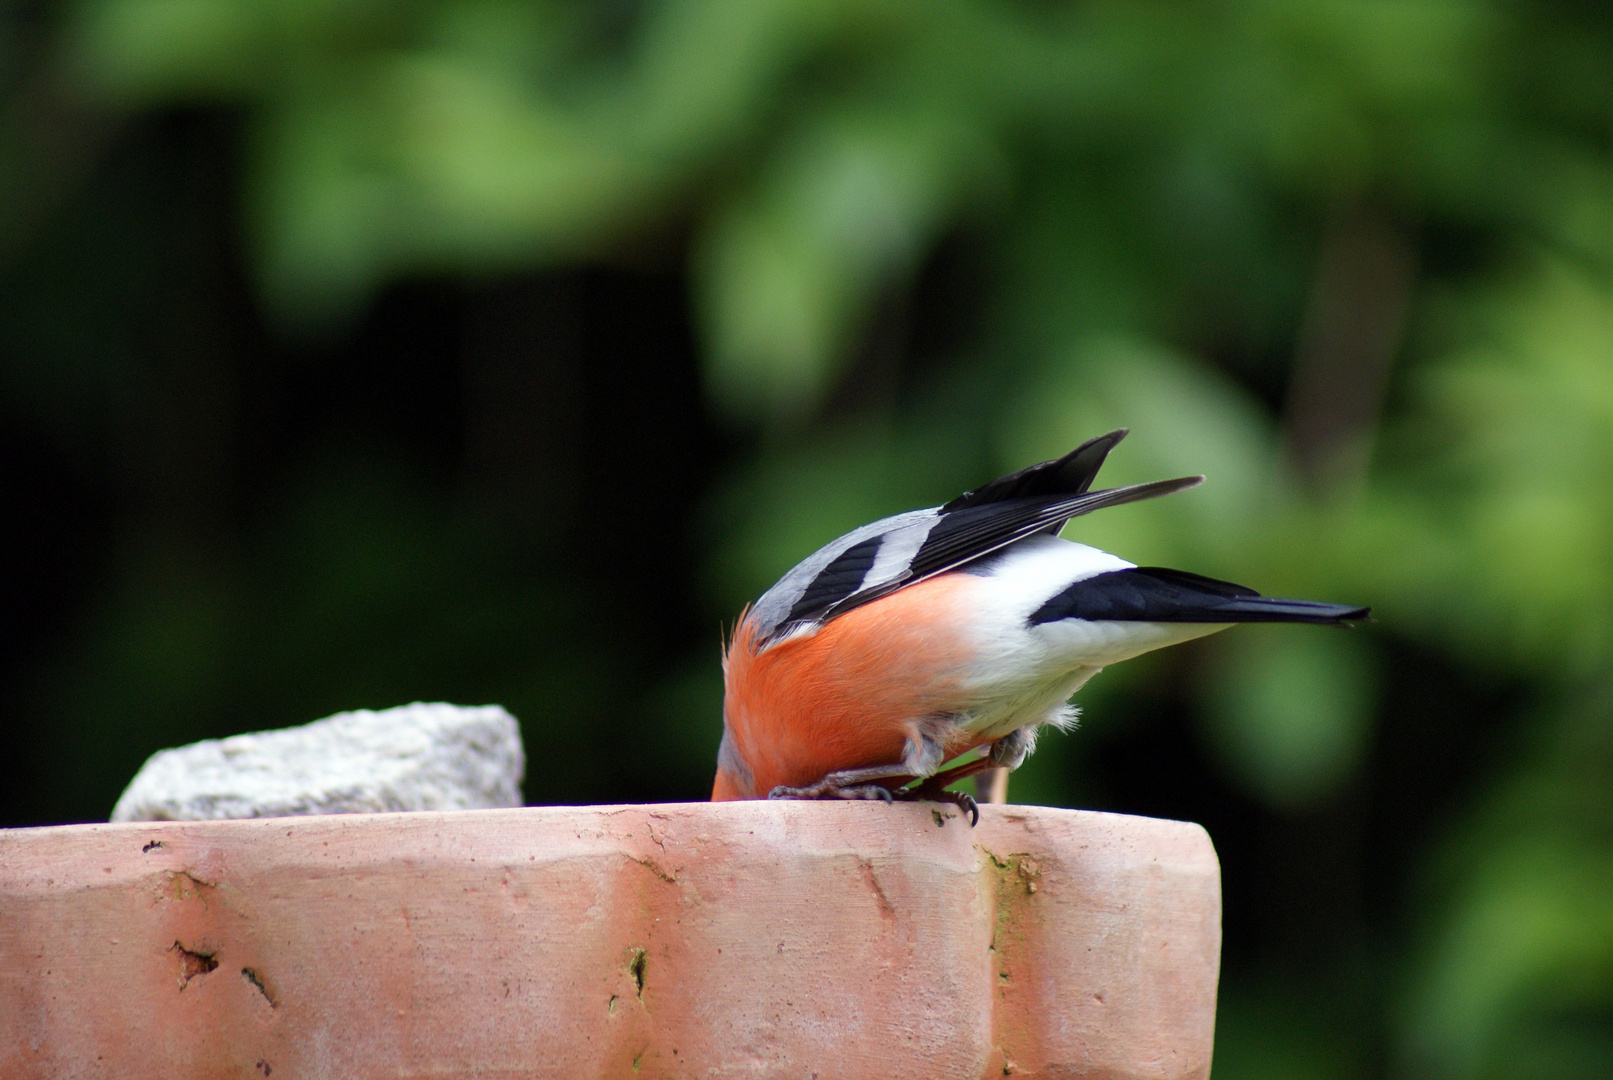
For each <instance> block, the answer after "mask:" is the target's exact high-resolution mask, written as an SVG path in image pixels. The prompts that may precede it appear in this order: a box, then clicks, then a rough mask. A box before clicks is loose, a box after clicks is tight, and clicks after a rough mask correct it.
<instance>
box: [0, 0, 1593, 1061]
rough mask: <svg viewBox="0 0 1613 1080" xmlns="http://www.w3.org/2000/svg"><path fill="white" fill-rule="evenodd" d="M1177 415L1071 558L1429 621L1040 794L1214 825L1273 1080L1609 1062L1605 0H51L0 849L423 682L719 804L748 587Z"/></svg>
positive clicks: (31, 60) (1153, 669)
mask: <svg viewBox="0 0 1613 1080" xmlns="http://www.w3.org/2000/svg"><path fill="white" fill-rule="evenodd" d="M1121 425H1125V426H1129V427H1131V428H1132V429H1133V434H1132V436H1131V438H1130V439H1129V440H1128V441H1127V442H1126V443H1125V444H1124V445H1123V446H1122V447H1121V448H1120V449H1119V450H1118V452H1117V453H1116V454H1115V456H1114V458H1113V459H1112V460H1111V463H1110V466H1109V468H1108V470H1107V471H1106V472H1105V474H1104V479H1105V481H1107V482H1109V483H1119V482H1127V481H1136V480H1142V479H1153V478H1157V477H1162V476H1172V475H1178V474H1183V473H1193V472H1203V473H1207V474H1208V475H1209V478H1210V480H1209V482H1208V483H1207V484H1205V485H1204V486H1203V487H1202V488H1200V489H1198V490H1195V491H1193V492H1190V493H1187V494H1183V495H1178V496H1175V497H1172V498H1170V499H1165V500H1161V501H1158V502H1151V503H1147V504H1142V505H1137V506H1131V507H1126V508H1122V509H1117V510H1112V511H1107V512H1105V513H1102V514H1100V515H1097V516H1094V517H1090V518H1084V519H1080V520H1079V521H1078V522H1077V523H1076V526H1075V527H1074V528H1072V529H1070V530H1069V531H1068V533H1067V535H1069V536H1070V537H1072V538H1075V539H1081V540H1084V541H1087V542H1090V543H1093V544H1096V545H1098V546H1100V547H1104V548H1107V549H1110V550H1113V551H1116V552H1118V553H1120V554H1122V555H1124V556H1125V557H1127V558H1129V559H1131V560H1133V561H1136V562H1140V563H1145V564H1165V565H1170V566H1176V567H1180V568H1183V569H1188V570H1193V571H1197V572H1200V573H1204V574H1210V575H1214V576H1218V577H1225V578H1230V579H1233V580H1236V581H1240V582H1243V583H1246V584H1249V585H1251V586H1254V587H1255V588H1258V589H1260V590H1261V591H1263V592H1268V593H1276V594H1287V595H1298V596H1306V597H1313V598H1318V599H1327V600H1337V601H1349V602H1358V603H1368V604H1371V605H1373V606H1374V608H1375V609H1376V612H1377V615H1378V622H1377V623H1376V624H1375V625H1372V626H1370V627H1367V628H1365V629H1363V630H1358V631H1355V632H1332V631H1324V630H1316V629H1312V628H1305V627H1276V628H1268V627H1245V628H1239V629H1237V630H1234V631H1233V632H1230V633H1227V634H1224V635H1220V636H1218V637H1216V638H1212V639H1210V640H1207V641H1205V642H1202V643H1198V644H1196V645H1193V646H1190V647H1183V648H1178V649H1174V650H1170V651H1167V652H1165V653H1163V654H1155V655H1154V656H1152V657H1149V658H1146V659H1143V660H1139V661H1134V662H1132V663H1129V664H1126V665H1123V666H1121V667H1119V668H1117V669H1115V670H1113V671H1111V672H1108V673H1106V674H1104V675H1103V676H1101V677H1100V678H1098V679H1097V680H1096V681H1095V682H1094V683H1093V684H1092V685H1091V686H1090V687H1089V688H1088V689H1087V691H1085V692H1084V693H1083V695H1082V696H1081V702H1082V704H1083V706H1084V708H1085V719H1084V721H1083V723H1082V726H1081V729H1080V730H1079V731H1077V732H1075V733H1074V734H1072V735H1069V736H1062V737H1061V736H1049V737H1047V738H1045V739H1044V740H1043V741H1042V744H1041V749H1040V750H1039V752H1038V753H1037V755H1036V756H1035V757H1034V758H1033V759H1032V760H1031V762H1030V763H1029V764H1028V765H1027V766H1026V767H1025V768H1024V769H1023V770H1022V771H1021V772H1020V773H1018V774H1017V775H1016V776H1015V777H1014V780H1013V784H1012V787H1011V792H1010V793H1011V797H1012V798H1013V799H1014V800H1015V801H1024V802H1041V803H1049V804H1054V805H1064V806H1080V807H1094V808H1101V809H1111V810H1119V811H1125V812H1130V813H1142V814H1151V815H1158V816H1169V817H1181V818H1190V819H1193V820H1197V821H1200V822H1203V823H1204V824H1205V825H1206V826H1207V827H1208V828H1209V830H1210V833H1211V835H1212V836H1213V837H1214V839H1215V842H1216V845H1217V847H1218V849H1219V851H1220V854H1221V858H1222V861H1223V866H1224V872H1225V878H1226V951H1225V965H1224V982H1223V992H1222V999H1221V1011H1220V1022H1219V1030H1218V1033H1217V1044H1218V1045H1217V1054H1216V1076H1217V1077H1218V1078H1224V1080H1230V1078H1260V1077H1271V1078H1278V1077H1282V1078H1294V1080H1305V1078H1335V1077H1337V1078H1346V1077H1406V1078H1410V1077H1416V1078H1433V1080H1438V1078H1444V1077H1449V1078H1491V1077H1494V1078H1511V1077H1524V1078H1536V1077H1538V1078H1554V1080H1556V1078H1575V1077H1586V1078H1590V1077H1606V1076H1610V1075H1613V15H1610V13H1609V9H1608V8H1607V7H1605V6H1604V5H1602V4H1600V3H1590V2H1576V0H1555V2H1549V3H1540V2H1536V3H1522V2H1516V0H1467V2H1457V0H1448V2H1447V0H1402V2H1392V3H1391V2H1381V0H1264V2H1262V0H1224V2H1219V3H1208V2H1206V3H1149V2H1135V0H1125V2H1119V0H1116V2H1104V0H1092V2H1084V3H1057V2H1053V0H1018V2H1010V0H926V2H923V3H917V2H911V0H909V2H902V0H684V2H671V0H666V2H652V0H602V2H597V3H588V4H581V3H560V2H539V0H525V2H517V0H411V2H402V0H397V2H386V0H365V2H352V0H348V2H337V0H82V2H79V3H48V2H18V0H11V2H8V3H4V4H0V538H3V539H0V544H3V552H0V554H3V561H0V724H3V728H0V737H3V739H4V749H3V752H0V824H10V825H25V824H39V823H47V822H64V821H83V820H97V819H104V818H105V817H106V815H107V813H108V811H109V810H110V808H111V805H112V802H113V800H114V799H115V798H116V796H117V794H118V793H119V791H120V790H121V789H122V787H123V785H124V784H125V783H126V782H127V781H128V779H129V778H130V777H131V776H132V775H133V773H134V771H135V769H136V768H137V767H138V766H139V765H140V763H141V762H142V760H144V758H145V757H146V755H148V754H149V753H151V752H152V751H154V750H156V749H158V748H161V747H165V746H170V745H176V744H179V743H184V742H189V741H192V740H195V739H200V738H204V737H209V736H221V735H226V734H231V733H235V732H241V731H249V730H256V729H262V728H267V727H278V726H283V725H289V724H296V723H302V722H305V721H308V720H312V719H315V718H317V717H320V716H323V715H326V714H329V713H332V712H336V711H338V710H342V709H349V708H356V707H383V706H390V705H396V704H399V703H403V702H408V701H412V700H416V699H424V700H450V701H457V702H462V703H470V704H477V703H485V702H498V703H501V704H503V705H505V706H507V707H509V708H510V709H511V710H512V711H513V712H514V713H515V714H516V715H517V716H519V717H520V719H521V721H522V724H523V727H524V733H525V739H526V743H527V746H528V750H529V753H530V756H531V758H532V762H533V764H532V767H531V769H530V776H529V778H528V781H527V791H526V794H527V799H528V801H530V802H533V803H561V802H605V801H628V800H631V801H640V800H667V799H700V798H703V797H704V796H705V795H706V794H707V792H708V791H709V784H710V778H711V771H712V760H713V754H714V752H715V748H716V744H717V739H718V737H719V732H720V719H719V702H720V696H721V688H720V683H719V673H718V667H717V656H718V647H719V641H720V637H721V633H722V628H723V626H724V625H725V623H728V622H731V621H732V619H733V618H734V616H735V615H736V613H737V612H738V610H739V608H740V605H741V604H743V603H744V602H745V601H746V600H748V599H750V598H753V597H754V596H755V595H756V594H757V593H759V592H760V591H761V590H762V589H763V588H765V587H766V586H767V585H768V584H769V583H770V582H771V581H772V580H773V579H774V578H775V577H776V576H777V575H778V574H779V573H781V572H782V571H783V570H785V569H787V568H788V567H789V566H790V565H791V564H793V563H794V562H795V561H796V560H797V559H799V558H800V557H801V556H803V555H805V554H806V553H808V552H810V551H811V550H812V549H814V548H815V547H817V546H818V545H819V544H820V543H822V542H824V541H826V540H828V539H830V538H831V537H833V536H835V535H837V534H839V533H840V532H842V531H844V530H846V529H848V528H850V527H852V526H855V525H857V524H860V523H862V522H864V521H867V520H870V519H872V518H875V517H878V516H880V515H883V514H886V513H891V512H895V511H899V510H904V509H910V508H912V507H916V506H922V505H931V504H934V503H937V502H940V501H943V500H945V499H947V498H950V497H951V496H953V495H955V494H956V493H958V492H959V491H960V490H962V489H964V488H966V487H969V486H973V485H975V484H978V483H979V482H981V481H983V480H986V479H989V478H991V477H992V476H995V475H997V474H998V473H1001V472H1005V471H1008V470H1011V469H1015V468H1018V467H1020V466H1023V465H1025V464H1028V463H1030V462H1033V461H1037V460H1040V459H1042V458H1045V457H1049V456H1052V455H1056V454H1059V453H1061V452H1063V451H1065V450H1067V449H1068V448H1070V447H1071V446H1073V445H1075V444H1076V443H1077V442H1079V441H1080V440H1082V439H1085V438H1087V437H1090V436H1092V435H1095V434H1098V433H1100V432H1102V431H1106V430H1108V429H1110V428H1112V427H1117V426H1121Z"/></svg>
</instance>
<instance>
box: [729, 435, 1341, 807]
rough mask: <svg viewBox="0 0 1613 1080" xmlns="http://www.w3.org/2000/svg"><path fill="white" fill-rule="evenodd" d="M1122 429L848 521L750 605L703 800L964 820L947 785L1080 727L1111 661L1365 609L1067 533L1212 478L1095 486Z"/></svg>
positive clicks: (1333, 619)
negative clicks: (940, 810)
mask: <svg viewBox="0 0 1613 1080" xmlns="http://www.w3.org/2000/svg"><path fill="white" fill-rule="evenodd" d="M1126 435H1127V429H1125V428H1121V429H1118V430H1116V431H1111V432H1109V433H1108V434H1106V435H1100V436H1098V437H1097V438H1094V439H1090V440H1088V441H1087V442H1084V443H1082V444H1081V445H1080V446H1078V447H1076V448H1075V449H1074V450H1072V451H1070V452H1069V453H1068V454H1065V455H1064V456H1063V457H1060V458H1055V459H1053V460H1050V461H1044V462H1042V463H1040V464H1037V465H1032V466H1029V467H1028V468H1024V469H1021V470H1019V471H1018V472H1014V473H1010V474H1009V475H1007V476H1003V477H1000V478H998V479H996V480H993V481H991V482H990V483H988V484H985V485H984V486H982V487H978V488H975V489H974V490H972V491H968V492H965V493H964V494H962V495H960V496H958V497H957V498H955V499H953V500H952V501H951V502H948V503H946V504H944V505H942V506H938V507H932V508H930V509H926V510H913V511H910V512H908V513H903V514H897V515H895V516H893V517H887V518H883V519H881V520H879V521H876V522H873V523H872V524H869V525H864V526H863V527H861V528H859V529H855V530H853V531H852V532H849V533H847V534H845V535H844V536H842V537H840V538H839V539H837V540H834V541H832V542H830V543H828V544H826V545H824V546H823V547H821V548H819V549H818V550H817V551H816V552H814V553H813V554H811V555H809V556H808V557H807V558H806V559H804V560H803V561H802V562H801V563H799V564H798V565H797V566H796V567H795V568H794V569H792V570H790V571H789V572H788V573H787V574H785V575H784V576H783V577H782V578H780V579H779V580H778V582H777V583H776V584H775V585H773V587H772V588H770V589H768V590H767V591H766V592H765V593H763V594H762V595H761V597H760V598H759V599H757V600H756V602H755V603H754V604H751V605H748V606H747V607H746V608H745V609H744V610H743V611H742V612H741V614H740V618H739V620H738V622H737V624H736V625H735V627H734V630H733V632H732V634H731V635H730V636H729V639H728V641H727V643H726V645H725V647H724V649H723V659H722V666H723V683H724V693H723V736H722V742H721V744H720V745H719V748H718V752H717V773H716V778H715V780H714V781H713V784H712V794H711V798H712V801H714V802H719V801H727V800H734V799H761V798H772V799H882V800H885V801H887V802H889V801H894V800H897V799H929V800H941V801H946V802H952V803H955V804H957V805H958V806H959V807H960V808H962V809H963V810H964V811H965V812H966V813H968V814H969V815H970V821H971V824H973V823H975V822H976V821H978V820H979V810H978V808H977V807H976V805H975V802H974V800H973V798H972V797H970V796H969V795H967V794H965V793H962V792H954V791H948V790H946V786H947V785H948V784H951V783H953V782H955V781H957V780H959V779H962V778H963V777H965V776H968V775H972V774H973V773H975V772H979V771H981V770H984V769H987V768H993V767H1001V768H1006V769H1009V770H1012V769H1016V768H1018V767H1019V766H1020V764H1021V763H1022V762H1023V761H1024V760H1025V758H1026V756H1027V755H1029V754H1030V753H1031V751H1032V750H1033V749H1034V748H1035V745H1036V739H1037V735H1038V734H1039V733H1040V732H1041V731H1042V729H1044V728H1048V727H1051V728H1055V729H1060V730H1064V729H1068V728H1070V727H1071V726H1073V724H1074V722H1075V719H1076V715H1077V712H1076V709H1075V708H1074V707H1072V706H1071V705H1070V704H1069V701H1070V698H1071V697H1072V696H1073V695H1074V694H1075V692H1076V691H1077V690H1079V689H1080V688H1081V687H1082V686H1083V685H1085V683H1086V682H1087V680H1089V679H1091V678H1092V677H1093V676H1094V675H1096V674H1097V673H1098V672H1099V671H1101V670H1103V669H1104V668H1105V667H1108V666H1109V665H1111V664H1115V663H1119V662H1120V661H1123V660H1129V659H1131V658H1132V657H1135V656H1139V655H1141V654H1142V653H1146V652H1150V651H1152V650H1154V649H1159V648H1163V647H1165V646H1168V645H1174V644H1177V643H1179V642H1183V641H1188V640H1191V639H1193V638H1198V637H1203V636H1205V635H1207V634H1213V633H1215V632H1217V631H1219V630H1225V629H1227V628H1228V627H1229V626H1232V625H1233V624H1235V623H1245V622H1290V623H1316V624H1326V625H1348V624H1352V623H1355V622H1359V621H1362V620H1365V619H1367V618H1368V617H1369V615H1370V613H1371V609H1370V608H1367V607H1358V606H1354V605H1349V604H1330V603H1322V602H1318V601H1312V600H1285V599H1279V598H1275V597H1266V596H1261V595H1260V594H1259V593H1257V592H1255V591H1254V590H1253V589H1249V588H1246V587H1244V586H1242V585H1234V584H1232V583H1230V582H1226V581H1218V580H1216V579H1214V578H1208V577H1202V576H1200V575H1198V574H1193V573H1188V572H1186V571H1182V570H1170V569H1165V568H1163V567H1154V566H1137V565H1135V564H1133V563H1130V562H1127V561H1126V560H1124V559H1121V558H1119V557H1117V556H1115V555H1111V554H1109V553H1107V552H1104V551H1100V550H1098V549H1097V548H1094V547H1088V546H1087V545H1085V544H1080V543H1077V542H1075V541H1072V540H1065V539H1063V538H1061V537H1060V536H1059V535H1058V534H1059V533H1060V531H1061V530H1062V529H1063V528H1064V526H1065V525H1066V524H1067V523H1068V522H1069V521H1070V520H1071V519H1073V518H1076V517H1080V516H1081V515H1083V514H1089V513H1091V512H1093V511H1094V510H1101V509H1104V508H1106V507H1111V506H1120V505H1122V504H1124V503H1130V502H1137V501H1139V500H1142V499H1152V498H1156V497H1159V496H1162V495H1169V494H1172V493H1174V492H1178V491H1183V490H1186V489H1187V488H1191V487H1195V486H1197V485H1198V484H1200V483H1202V482H1203V480H1204V477H1202V476H1184V477H1179V478H1177V479H1173V480H1156V481H1152V482H1150V483H1143V484H1132V485H1128V486H1125V487H1115V488H1105V489H1100V490H1097V491H1094V490H1092V483H1093V481H1094V480H1095V479H1096V477H1097V474H1098V470H1099V469H1100V468H1101V467H1102V465H1103V463H1104V461H1105V459H1106V458H1107V457H1108V455H1109V452H1110V451H1111V450H1113V449H1114V447H1115V445H1116V444H1118V443H1119V442H1120V441H1121V440H1122V439H1123V438H1125V437H1126ZM978 748H984V750H983V752H982V753H980V754H979V755H978V756H975V757H973V758H971V759H969V760H966V761H964V762H963V763H961V764H958V765H955V766H954V767H952V768H950V769H946V770H942V768H941V767H942V765H944V764H945V763H946V762H948V761H950V760H952V759H953V758H956V757H958V756H959V755H962V754H966V753H969V752H970V751H973V750H976V749H978ZM914 781H917V783H914ZM909 784H911V785H912V786H907V785H909Z"/></svg>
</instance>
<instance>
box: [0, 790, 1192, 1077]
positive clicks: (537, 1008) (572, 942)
mask: <svg viewBox="0 0 1613 1080" xmlns="http://www.w3.org/2000/svg"><path fill="white" fill-rule="evenodd" d="M938 826H939V827H938ZM1219 884H1220V883H1219V873H1218V870H1217V865H1216V859H1215V852H1214V850H1213V849H1212V848H1211V846H1210V841H1209V838H1208V837H1207V836H1206V835H1205V833H1204V830H1203V829H1201V828H1199V827H1198V826H1196V825H1187V824H1183V823H1180V822H1171V821H1156V820H1152V819H1148V818H1135V817H1122V816H1118V815H1112V814H1095V813H1085V812H1080V811H1073V810H1051V809H1043V808H1037V807H1020V806H985V807H982V808H981V819H980V826H979V828H976V829H970V828H969V827H968V825H967V823H966V822H964V821H963V820H961V819H960V818H959V817H958V815H957V811H956V810H955V809H954V808H952V807H938V806H931V805H924V804H915V803H900V804H897V805H894V806H887V805H883V804H879V803H860V802H859V803H835V802H824V803H808V802H788V803H768V802H742V803H722V804H715V805H713V804H695V805H668V806H629V807H587V808H573V807H545V808H528V809H522V810H484V811H473V812H469V813H427V814H385V815H345V816H337V817H313V818H281V819H277V820H257V821H208V822H161V823H154V824H144V825H136V824H129V825H72V826H61V827H55V828H45V829H16V830H9V831H6V830H0V1076H3V1077H6V1078H8V1080H11V1078H17V1080H33V1078H46V1077H51V1078H54V1077H67V1076H116V1077H120V1078H128V1080H144V1078H153V1080H155V1078H163V1080H168V1078H171V1077H186V1078H187V1080H190V1078H198V1080H210V1078H215V1077H217V1078H223V1077H234V1078H240V1077H269V1078H270V1080H280V1078H281V1077H287V1078H291V1077H321V1078H330V1080H347V1078H354V1080H356V1078H360V1077H380V1076H387V1077H427V1076H429V1077H433V1078H435V1080H457V1078H461V1077H464V1078H469V1077H483V1078H486V1077H497V1078H503V1080H514V1078H517V1077H556V1078H566V1080H574V1078H576V1077H594V1078H601V1077H603V1078H615V1077H620V1078H623V1080H629V1078H631V1080H657V1078H668V1080H671V1078H684V1080H688V1078H693V1077H731V1078H741V1077H742V1078H772V1077H778V1078H781V1080H782V1078H791V1080H805V1078H807V1077H810V1076H813V1075H817V1076H819V1077H823V1078H825V1080H827V1078H830V1077H837V1078H839V1077H844V1078H859V1077H879V1078H881V1080H884V1078H890V1080H903V1078H911V1080H962V1078H985V1077H992V1078H995V1080H1001V1078H1002V1077H1004V1076H1013V1077H1046V1078H1054V1077H1057V1078H1062V1080H1078V1078H1083V1077H1084V1078H1088V1080H1099V1078H1103V1080H1122V1078H1129V1080H1187V1078H1203V1077H1205V1076H1207V1075H1208V1072H1209V1067H1210V1048H1211V1041H1212V1035H1213V1030H1214V1016H1215V997H1216V969H1217V961H1218V955H1219V946H1220V929H1221V919H1220V914H1221V911H1220V888H1219ZM271 1074H272V1075H271Z"/></svg>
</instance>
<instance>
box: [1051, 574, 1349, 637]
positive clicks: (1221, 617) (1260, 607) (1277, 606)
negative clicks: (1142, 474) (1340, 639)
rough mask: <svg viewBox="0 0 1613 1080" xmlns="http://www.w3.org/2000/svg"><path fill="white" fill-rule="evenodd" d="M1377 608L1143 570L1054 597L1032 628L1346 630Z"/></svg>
mask: <svg viewBox="0 0 1613 1080" xmlns="http://www.w3.org/2000/svg"><path fill="white" fill-rule="evenodd" d="M1371 614H1372V609H1371V608H1366V607H1357V606H1355V605H1353V604H1325V603H1322V602H1320V601H1317V600H1286V599H1282V598H1280V597H1275V596H1261V595H1260V594H1259V593H1257V592H1255V591H1254V590H1253V589H1247V588H1244V587H1243V586H1242V585H1234V584H1232V583H1231V582H1230V581H1217V580H1216V579H1215V578H1207V577H1201V576H1200V575H1198V574H1190V573H1188V572H1187V571H1185V570H1167V569H1165V568H1164V567H1159V566H1137V567H1133V568H1131V569H1129V570H1115V571H1113V572H1111V573H1107V574H1098V575H1095V576H1093V577H1089V578H1083V579H1082V580H1080V581H1077V582H1075V583H1074V584H1073V585H1071V586H1069V587H1068V588H1067V589H1065V590H1064V591H1063V592H1060V593H1059V594H1058V595H1057V596H1054V597H1052V598H1051V599H1050V600H1048V601H1047V603H1045V604H1043V605H1042V606H1041V608H1040V609H1038V610H1037V611H1036V613H1035V614H1033V615H1032V616H1031V619H1030V621H1031V622H1032V623H1046V622H1056V621H1057V620H1059V619H1091V620H1109V621H1119V622H1161V623H1245V622H1286V623H1321V624H1324V625H1344V624H1348V623H1352V622H1360V621H1362V620H1363V619H1366V618H1369V617H1370V616H1371Z"/></svg>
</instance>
